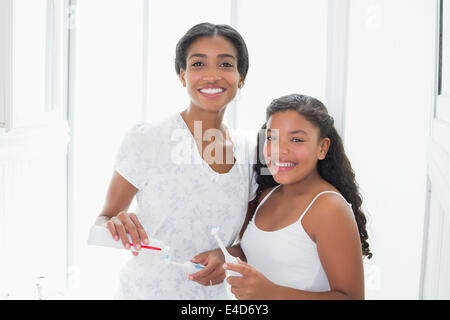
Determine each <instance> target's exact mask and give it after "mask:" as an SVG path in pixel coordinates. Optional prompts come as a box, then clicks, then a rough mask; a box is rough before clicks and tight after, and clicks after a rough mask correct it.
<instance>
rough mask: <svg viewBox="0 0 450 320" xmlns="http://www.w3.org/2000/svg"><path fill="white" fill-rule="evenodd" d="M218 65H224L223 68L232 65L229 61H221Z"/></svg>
mask: <svg viewBox="0 0 450 320" xmlns="http://www.w3.org/2000/svg"><path fill="white" fill-rule="evenodd" d="M220 65H221V66H222V67H225V68H232V67H233V65H232V64H231V63H229V62H223V63H221V64H220Z"/></svg>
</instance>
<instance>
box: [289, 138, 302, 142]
mask: <svg viewBox="0 0 450 320" xmlns="http://www.w3.org/2000/svg"><path fill="white" fill-rule="evenodd" d="M292 141H293V142H303V140H302V139H299V138H292Z"/></svg>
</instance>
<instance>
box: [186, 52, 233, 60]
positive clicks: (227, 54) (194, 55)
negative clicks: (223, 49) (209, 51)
mask: <svg viewBox="0 0 450 320" xmlns="http://www.w3.org/2000/svg"><path fill="white" fill-rule="evenodd" d="M195 57H198V58H206V57H207V55H206V54H204V53H193V54H191V55H190V56H189V58H188V60H190V59H192V58H195ZM217 57H219V58H232V59H234V60H236V57H235V56H233V55H232V54H229V53H221V54H218V55H217Z"/></svg>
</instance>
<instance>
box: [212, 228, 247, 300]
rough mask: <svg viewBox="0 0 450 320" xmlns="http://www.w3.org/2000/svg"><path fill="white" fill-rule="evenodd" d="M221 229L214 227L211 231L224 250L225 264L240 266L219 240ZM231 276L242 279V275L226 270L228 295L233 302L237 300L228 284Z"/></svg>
mask: <svg viewBox="0 0 450 320" xmlns="http://www.w3.org/2000/svg"><path fill="white" fill-rule="evenodd" d="M218 233H219V227H213V228H212V229H211V234H212V235H213V236H214V238H215V239H216V241H217V243H218V244H219V248H220V250H222V253H223V255H224V256H225V262H227V263H235V264H238V263H239V262H238V260H237V259H236V258H235V257H233V256H232V255H231V254H230V253H229V252H228V250H227V249H226V248H225V246H224V245H223V242H222V240H221V239H220V238H219V234H218ZM229 276H236V277H240V276H241V274H240V273H238V272H235V271H230V270H225V288H226V291H227V295H228V297H229V298H230V299H232V300H237V299H236V297H235V296H234V294H233V293H232V292H231V286H230V285H229V284H228V282H227V281H226V279H227V278H228V277H229Z"/></svg>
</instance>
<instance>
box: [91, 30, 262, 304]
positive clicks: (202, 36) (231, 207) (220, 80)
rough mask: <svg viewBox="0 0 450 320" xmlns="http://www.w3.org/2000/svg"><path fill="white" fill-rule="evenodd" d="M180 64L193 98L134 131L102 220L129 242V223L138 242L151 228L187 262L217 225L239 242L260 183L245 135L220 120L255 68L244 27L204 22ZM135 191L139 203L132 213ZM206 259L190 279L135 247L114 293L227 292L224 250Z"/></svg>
mask: <svg viewBox="0 0 450 320" xmlns="http://www.w3.org/2000/svg"><path fill="white" fill-rule="evenodd" d="M175 69H176V72H177V74H178V76H179V78H180V81H181V83H182V85H183V86H184V87H186V89H187V92H188V94H189V97H190V104H189V107H188V108H186V109H185V110H184V111H182V112H181V113H177V114H175V115H173V116H171V117H169V118H168V119H165V120H163V121H161V122H159V123H155V124H148V123H141V124H138V125H136V126H135V127H133V128H132V129H131V130H130V131H129V133H128V134H127V136H126V137H125V140H124V141H123V143H122V145H121V148H120V150H119V153H118V156H117V161H116V165H115V172H114V174H113V177H112V181H111V184H110V186H109V189H108V193H107V198H106V204H105V206H104V209H103V211H102V212H101V214H100V216H99V218H98V219H97V224H100V225H106V226H107V227H108V229H109V230H110V232H111V236H112V237H113V238H114V239H116V240H117V241H119V239H122V242H123V245H124V246H125V247H126V248H128V249H129V248H130V245H129V244H128V239H127V233H129V234H130V236H131V238H132V242H133V244H136V245H135V249H136V250H137V251H138V252H139V250H140V245H139V244H141V243H144V244H148V243H149V237H151V238H152V237H153V238H155V239H159V240H162V241H164V242H165V243H166V244H167V245H169V246H170V247H171V258H172V259H173V260H175V261H179V262H184V261H187V260H189V259H191V258H192V257H194V256H195V255H197V254H198V253H200V252H204V251H208V250H211V249H213V248H215V247H217V244H216V243H215V241H214V239H213V238H212V237H211V235H210V234H209V230H211V228H212V227H213V226H216V225H218V226H220V230H221V235H220V236H221V237H222V239H223V240H224V242H225V243H227V244H228V245H231V244H233V242H234V241H235V240H236V238H237V236H238V234H239V231H240V230H241V227H242V225H243V222H244V219H245V217H246V212H247V209H248V211H249V212H252V210H254V208H255V201H254V200H253V199H254V198H255V195H256V187H257V186H256V182H254V180H253V182H252V169H251V165H250V164H249V163H248V161H246V160H248V159H249V158H248V157H249V155H248V154H246V150H248V148H247V147H246V143H245V140H243V139H241V138H240V137H238V136H236V135H234V134H233V132H230V131H229V130H228V129H227V127H226V126H225V125H224V124H223V123H222V120H223V116H224V113H225V110H226V106H227V104H228V103H230V102H231V101H232V100H233V99H234V98H235V96H236V93H237V91H238V90H240V88H242V86H243V84H244V80H245V77H246V74H247V71H248V52H247V48H246V45H245V42H244V40H243V39H242V37H241V36H240V35H239V33H238V32H237V31H236V30H234V29H233V28H231V27H230V26H227V25H214V24H210V23H202V24H198V25H196V26H194V27H192V28H191V29H190V30H189V31H188V32H187V33H186V34H185V35H184V36H183V37H182V38H181V39H180V41H179V42H178V44H177V48H176V60H175ZM168 103H170V102H168ZM134 196H136V198H137V211H136V213H128V212H127V210H128V207H129V205H130V203H131V201H132V199H133V197H134ZM252 200H253V201H252ZM145 230H147V232H148V233H149V234H147V233H146V232H145ZM202 263H203V264H204V265H205V268H204V270H202V271H203V274H206V275H207V276H204V277H201V276H200V277H199V278H198V279H197V281H189V280H188V279H187V277H186V275H185V274H184V272H183V271H181V270H179V269H178V268H177V267H176V266H174V265H165V264H164V263H162V261H161V259H159V257H156V255H151V254H148V255H147V254H138V253H135V257H133V258H132V259H131V260H130V261H129V262H128V263H127V264H126V265H125V267H124V269H123V270H122V272H121V278H120V289H119V293H118V295H117V297H118V298H123V299H128V298H130V299H222V298H224V294H225V288H224V286H223V283H222V282H223V279H224V277H225V275H224V271H223V269H222V270H220V268H217V265H219V263H220V259H219V257H218V256H217V255H216V256H215V255H208V257H207V258H206V259H204V260H203V261H202Z"/></svg>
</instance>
